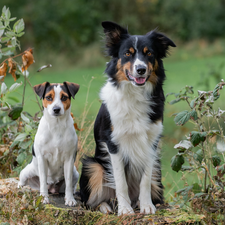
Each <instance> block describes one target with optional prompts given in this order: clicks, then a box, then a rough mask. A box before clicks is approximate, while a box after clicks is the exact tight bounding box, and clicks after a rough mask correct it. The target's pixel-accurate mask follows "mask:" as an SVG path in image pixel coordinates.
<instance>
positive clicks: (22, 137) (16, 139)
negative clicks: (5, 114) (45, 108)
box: [14, 133, 27, 142]
mask: <svg viewBox="0 0 225 225" xmlns="http://www.w3.org/2000/svg"><path fill="white" fill-rule="evenodd" d="M26 137H27V133H21V134H19V135H18V136H17V137H16V138H15V140H14V142H15V141H24V140H25V139H26Z"/></svg>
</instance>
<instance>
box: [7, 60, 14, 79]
mask: <svg viewBox="0 0 225 225" xmlns="http://www.w3.org/2000/svg"><path fill="white" fill-rule="evenodd" d="M8 66H9V73H11V74H12V77H13V79H14V81H16V74H15V72H16V63H15V62H14V61H13V60H12V58H9V59H8Z"/></svg>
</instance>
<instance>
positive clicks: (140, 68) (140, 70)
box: [136, 65, 146, 75]
mask: <svg viewBox="0 0 225 225" xmlns="http://www.w3.org/2000/svg"><path fill="white" fill-rule="evenodd" d="M136 70H137V73H138V74H139V75H143V74H145V72H146V67H145V66H143V65H137V67H136Z"/></svg>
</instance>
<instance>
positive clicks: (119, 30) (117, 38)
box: [102, 21, 129, 57]
mask: <svg viewBox="0 0 225 225" xmlns="http://www.w3.org/2000/svg"><path fill="white" fill-rule="evenodd" d="M102 27H103V28H104V33H105V37H106V38H105V42H106V49H107V53H108V55H109V56H114V57H116V56H117V55H118V50H119V46H120V43H121V40H123V39H126V38H128V37H129V34H128V30H127V29H125V28H123V27H121V26H120V25H118V24H116V23H114V22H110V21H104V22H102Z"/></svg>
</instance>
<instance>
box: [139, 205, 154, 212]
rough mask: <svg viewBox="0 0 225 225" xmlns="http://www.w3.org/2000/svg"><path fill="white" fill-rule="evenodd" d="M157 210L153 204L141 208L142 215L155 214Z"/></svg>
mask: <svg viewBox="0 0 225 225" xmlns="http://www.w3.org/2000/svg"><path fill="white" fill-rule="evenodd" d="M155 212H156V208H155V206H154V205H153V204H152V203H148V204H142V205H141V208H140V213H144V214H155Z"/></svg>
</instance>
